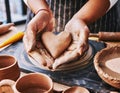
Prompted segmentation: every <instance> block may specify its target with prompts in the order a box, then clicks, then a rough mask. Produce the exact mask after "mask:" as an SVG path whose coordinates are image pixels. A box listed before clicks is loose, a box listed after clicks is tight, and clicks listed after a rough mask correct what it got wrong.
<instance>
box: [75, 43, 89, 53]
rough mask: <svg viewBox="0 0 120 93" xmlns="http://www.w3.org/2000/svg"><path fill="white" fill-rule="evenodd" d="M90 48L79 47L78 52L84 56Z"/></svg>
mask: <svg viewBox="0 0 120 93" xmlns="http://www.w3.org/2000/svg"><path fill="white" fill-rule="evenodd" d="M88 48H89V46H88V44H82V45H78V48H77V50H78V53H79V54H80V55H83V54H84V53H85V52H86V51H87V50H88Z"/></svg>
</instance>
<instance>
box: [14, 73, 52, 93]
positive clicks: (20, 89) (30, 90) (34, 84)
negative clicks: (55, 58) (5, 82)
mask: <svg viewBox="0 0 120 93" xmlns="http://www.w3.org/2000/svg"><path fill="white" fill-rule="evenodd" d="M14 89H16V90H15V93H53V82H52V79H51V78H50V77H49V76H47V75H45V74H42V73H30V74H27V75H24V76H22V77H21V78H19V79H18V80H17V81H16V83H15V88H14Z"/></svg>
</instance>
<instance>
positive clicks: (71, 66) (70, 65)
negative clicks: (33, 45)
mask: <svg viewBox="0 0 120 93" xmlns="http://www.w3.org/2000/svg"><path fill="white" fill-rule="evenodd" d="M93 56H94V50H93V48H92V45H89V49H88V51H86V52H85V53H84V54H83V56H81V57H80V58H79V59H78V60H75V61H71V62H67V63H65V64H62V65H61V66H59V67H58V68H56V69H55V71H68V70H69V71H73V70H76V69H83V68H85V67H87V66H88V65H90V64H91V61H92V58H93ZM28 58H29V60H30V61H31V63H32V64H34V65H35V66H36V67H38V68H40V69H44V70H50V69H48V68H46V67H44V66H41V65H40V63H39V62H38V61H35V60H34V58H32V57H30V56H29V55H28Z"/></svg>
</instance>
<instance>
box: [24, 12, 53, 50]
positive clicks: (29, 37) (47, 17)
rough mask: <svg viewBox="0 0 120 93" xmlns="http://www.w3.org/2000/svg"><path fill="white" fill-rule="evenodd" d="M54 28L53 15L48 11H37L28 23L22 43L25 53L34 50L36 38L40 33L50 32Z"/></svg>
mask: <svg viewBox="0 0 120 93" xmlns="http://www.w3.org/2000/svg"><path fill="white" fill-rule="evenodd" d="M53 27H54V18H53V15H52V13H51V11H50V12H48V11H44V10H42V11H39V12H38V13H37V14H36V15H35V16H34V18H33V19H32V20H31V21H30V22H29V23H28V25H27V29H26V33H25V35H24V37H23V43H24V46H25V49H26V51H27V52H30V51H31V50H34V48H35V46H36V36H37V35H38V33H39V32H40V31H43V30H46V31H52V30H53Z"/></svg>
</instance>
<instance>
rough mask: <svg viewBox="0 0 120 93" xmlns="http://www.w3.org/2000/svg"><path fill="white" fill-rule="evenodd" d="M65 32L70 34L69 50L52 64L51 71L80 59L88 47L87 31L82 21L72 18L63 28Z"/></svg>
mask: <svg viewBox="0 0 120 93" xmlns="http://www.w3.org/2000/svg"><path fill="white" fill-rule="evenodd" d="M65 31H68V32H70V33H71V35H72V38H73V41H72V43H71V45H70V46H69V48H68V49H67V50H66V51H65V52H64V53H63V54H62V55H61V56H60V57H58V58H57V59H55V62H54V64H53V69H55V68H57V67H58V66H59V65H61V64H63V63H66V62H69V61H73V60H75V59H76V58H78V57H80V56H81V55H82V54H83V53H84V52H85V51H86V50H87V49H88V47H89V45H88V36H89V29H88V27H87V25H86V23H85V22H84V21H83V20H80V19H77V18H72V19H71V20H70V21H69V22H68V23H67V24H66V26H65Z"/></svg>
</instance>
